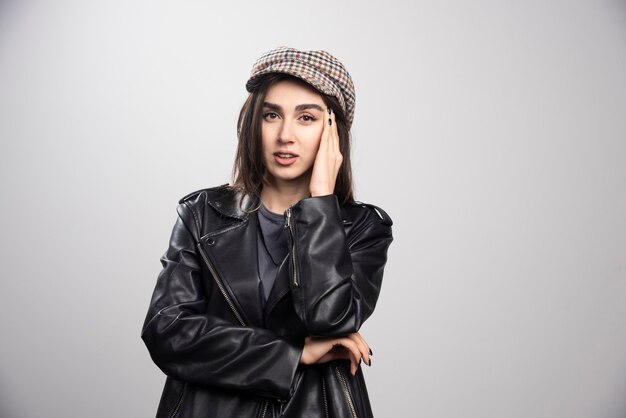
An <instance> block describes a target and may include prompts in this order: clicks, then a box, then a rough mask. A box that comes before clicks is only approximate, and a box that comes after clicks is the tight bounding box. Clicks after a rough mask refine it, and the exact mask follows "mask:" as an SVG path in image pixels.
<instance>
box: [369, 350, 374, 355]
mask: <svg viewBox="0 0 626 418" xmlns="http://www.w3.org/2000/svg"><path fill="white" fill-rule="evenodd" d="M373 355H374V353H372V349H371V348H370V356H373Z"/></svg>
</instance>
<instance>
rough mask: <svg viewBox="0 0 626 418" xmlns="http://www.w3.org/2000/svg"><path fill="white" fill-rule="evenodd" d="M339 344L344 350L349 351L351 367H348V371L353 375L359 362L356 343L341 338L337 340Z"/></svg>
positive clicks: (359, 353) (359, 355)
mask: <svg viewBox="0 0 626 418" xmlns="http://www.w3.org/2000/svg"><path fill="white" fill-rule="evenodd" d="M338 342H339V344H341V345H342V346H344V347H345V348H346V349H348V350H349V351H350V357H351V362H352V365H351V367H350V371H352V374H353V375H354V374H355V373H356V370H357V368H358V367H359V362H360V361H361V352H360V351H359V348H358V347H357V345H356V343H355V342H354V341H352V340H351V339H350V338H347V337H343V338H340V339H339V341H338Z"/></svg>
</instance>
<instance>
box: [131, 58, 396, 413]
mask: <svg viewBox="0 0 626 418" xmlns="http://www.w3.org/2000/svg"><path fill="white" fill-rule="evenodd" d="M246 88H247V90H248V91H249V92H250V95H249V97H248V99H247V101H246V102H245V104H244V106H243V108H242V110H241V113H240V116H239V122H238V138H239V145H238V150H237V157H236V161H235V167H234V170H233V178H234V182H233V184H232V185H222V186H218V187H213V188H208V189H203V190H199V191H197V192H194V193H191V194H189V195H187V196H185V197H183V198H182V199H181V200H180V202H179V206H178V215H179V216H178V219H177V221H176V223H175V225H174V229H173V232H172V235H171V239H170V243H169V248H168V250H167V251H166V253H165V254H164V255H163V257H162V258H161V263H162V265H163V270H162V271H161V273H160V274H159V277H158V279H157V284H156V288H155V290H154V294H153V296H152V300H151V303H150V308H149V311H148V314H147V317H146V321H145V323H144V326H143V330H142V335H141V336H142V339H143V340H144V342H145V344H146V346H147V347H148V350H149V351H150V355H151V356H152V359H153V360H154V362H155V363H156V364H157V365H158V366H159V368H160V369H161V370H162V371H163V372H164V373H165V374H167V376H168V377H167V380H166V383H165V388H164V390H163V394H162V397H161V402H160V404H159V408H158V412H157V416H158V417H174V416H177V417H278V416H284V417H298V418H301V417H355V416H356V417H370V416H372V412H371V407H370V404H369V399H368V396H367V390H366V387H365V382H364V380H363V375H362V372H361V367H360V364H361V362H362V361H363V362H365V363H366V364H368V365H371V358H370V356H371V354H372V353H371V350H370V349H369V346H368V344H367V342H366V341H365V339H364V338H363V337H362V336H361V335H360V334H359V332H358V331H359V328H360V327H361V325H362V324H363V322H364V321H365V320H366V319H367V318H368V317H369V316H370V315H371V313H372V311H373V310H374V306H375V305H376V301H377V299H378V294H379V291H380V286H381V282H382V277H383V269H384V266H385V263H386V260H387V249H388V247H389V245H390V244H391V241H392V240H393V238H392V231H391V225H392V221H391V218H390V217H389V216H388V215H387V214H386V213H385V212H384V211H383V210H382V209H381V208H379V207H377V206H374V205H370V204H365V203H361V202H356V201H354V199H353V196H352V178H351V170H350V142H349V139H350V126H351V124H352V119H353V115H354V86H353V84H352V80H351V78H350V75H349V74H348V72H347V71H346V70H345V68H344V67H343V65H342V64H341V63H340V62H339V61H337V59H336V58H335V57H333V56H332V55H330V54H328V53H327V52H324V51H306V52H305V51H298V50H295V49H292V48H286V47H280V48H277V49H275V50H273V51H270V52H268V53H266V54H265V55H263V56H262V57H261V58H260V59H259V60H258V61H257V62H256V63H255V65H254V67H253V69H252V75H251V78H250V80H249V81H248V82H247V84H246Z"/></svg>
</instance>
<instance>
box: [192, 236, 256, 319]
mask: <svg viewBox="0 0 626 418" xmlns="http://www.w3.org/2000/svg"><path fill="white" fill-rule="evenodd" d="M198 250H199V251H200V255H201V256H202V259H203V260H204V263H205V264H206V266H207V267H208V268H209V271H211V275H213V280H215V283H216V284H217V287H218V288H219V289H220V292H221V293H222V295H223V296H224V299H226V303H227V304H228V306H229V307H230V310H231V311H233V313H234V314H235V317H237V321H239V323H240V324H241V326H242V327H245V326H246V323H245V322H244V320H243V319H242V318H241V315H239V312H238V311H237V309H236V308H235V304H234V303H233V301H232V300H231V299H230V297H229V296H228V293H226V289H225V288H224V285H223V284H222V280H221V279H220V278H219V277H218V275H217V272H216V271H215V269H214V268H213V265H212V264H211V262H210V261H209V257H208V256H207V255H206V253H205V252H204V249H203V248H202V244H201V243H198Z"/></svg>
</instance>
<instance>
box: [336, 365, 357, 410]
mask: <svg viewBox="0 0 626 418" xmlns="http://www.w3.org/2000/svg"><path fill="white" fill-rule="evenodd" d="M335 371H336V372H337V376H338V377H339V382H340V383H341V386H343V393H344V394H345V395H346V399H347V401H348V407H349V408H350V412H351V413H352V418H357V416H356V409H355V408H354V402H353V401H352V395H350V388H349V387H348V382H347V381H346V378H345V376H344V375H343V371H342V370H341V366H335Z"/></svg>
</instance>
